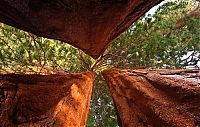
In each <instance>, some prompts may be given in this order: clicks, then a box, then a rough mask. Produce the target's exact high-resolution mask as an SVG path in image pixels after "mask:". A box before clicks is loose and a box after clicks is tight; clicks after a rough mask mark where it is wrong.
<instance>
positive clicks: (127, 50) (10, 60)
mask: <svg viewBox="0 0 200 127" xmlns="http://www.w3.org/2000/svg"><path fill="white" fill-rule="evenodd" d="M192 11H193V12H192ZM194 13H195V15H193V14H194ZM190 14H191V15H190ZM181 24H182V25H181ZM199 64H200V7H199V5H198V2H196V1H182V0H178V1H173V2H164V3H162V5H160V6H159V7H158V9H157V10H156V11H155V13H151V14H150V13H147V14H146V15H144V16H143V17H141V18H140V19H139V20H138V21H136V22H135V23H134V24H132V26H131V27H130V28H129V29H128V30H127V31H125V32H124V33H123V34H121V35H120V36H119V37H118V38H117V39H116V40H115V41H114V42H113V43H112V45H111V46H110V47H108V49H107V50H106V51H105V53H104V54H102V56H101V57H100V58H99V59H97V60H94V59H92V58H91V57H90V56H88V55H86V54H84V53H83V52H82V51H80V50H79V49H76V48H74V47H73V46H71V45H68V44H66V43H63V42H60V41H57V40H52V39H47V38H42V37H38V36H35V35H33V34H31V33H28V32H24V31H22V30H19V29H16V28H13V27H11V26H8V25H5V24H2V23H1V24H0V69H1V70H5V71H8V70H9V71H10V72H15V73H26V72H27V71H31V72H32V73H40V71H34V69H33V67H38V68H46V69H50V70H53V71H59V70H62V71H66V72H81V71H87V70H93V71H95V72H96V73H97V75H96V81H95V86H94V91H93V96H92V100H91V108H90V109H91V113H90V117H89V120H88V127H89V126H116V125H117V120H116V114H115V109H114V105H113V102H112V99H111V97H110V94H109V92H108V90H107V86H106V84H105V82H104V79H103V78H102V76H101V75H100V71H101V70H103V69H105V68H111V67H118V68H150V69H160V68H171V69H180V68H186V67H188V66H193V67H194V68H199Z"/></svg>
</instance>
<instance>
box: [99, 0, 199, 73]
mask: <svg viewBox="0 0 200 127" xmlns="http://www.w3.org/2000/svg"><path fill="white" fill-rule="evenodd" d="M191 5H192V3H191V2H180V1H176V2H169V3H166V4H164V5H162V6H161V7H159V8H158V10H157V11H156V13H155V14H154V15H146V16H145V17H143V18H141V19H140V20H138V21H137V22H135V23H134V24H133V25H132V26H131V27H130V28H129V30H127V31H126V32H124V33H123V34H122V35H121V36H120V37H119V38H118V39H117V40H116V41H115V42H114V44H113V45H111V46H110V48H109V50H108V53H107V54H106V56H105V58H104V62H103V63H104V64H105V63H107V64H109V65H110V66H115V67H120V68H132V67H147V68H148V67H151V68H173V69H178V68H184V67H186V66H187V65H188V64H192V65H194V66H195V65H197V62H198V61H199V59H200V40H199V37H200V18H199V17H198V18H197V17H196V18H194V17H191V16H187V19H188V22H187V24H186V25H185V26H184V27H182V28H180V29H175V30H174V29H172V27H173V26H174V25H176V24H177V23H179V19H180V18H181V17H184V16H185V15H186V12H187V11H188V10H189V9H188V8H191ZM188 53H191V55H190V56H188ZM185 56H188V58H186V59H184V57H185Z"/></svg>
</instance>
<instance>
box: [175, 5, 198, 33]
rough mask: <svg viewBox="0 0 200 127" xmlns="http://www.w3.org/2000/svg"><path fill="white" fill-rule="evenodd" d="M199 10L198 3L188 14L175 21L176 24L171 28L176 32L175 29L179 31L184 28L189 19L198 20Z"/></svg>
mask: <svg viewBox="0 0 200 127" xmlns="http://www.w3.org/2000/svg"><path fill="white" fill-rule="evenodd" d="M199 8H200V3H198V6H197V8H195V9H194V10H192V11H190V12H188V13H187V14H186V15H185V16H184V17H183V18H181V19H179V20H178V21H177V23H176V24H175V25H174V26H172V29H173V30H177V29H181V28H182V27H184V26H186V25H187V24H188V23H189V22H190V21H191V19H190V18H195V19H198V18H200V11H199Z"/></svg>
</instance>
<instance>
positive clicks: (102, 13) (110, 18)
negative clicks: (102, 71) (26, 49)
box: [0, 0, 162, 58]
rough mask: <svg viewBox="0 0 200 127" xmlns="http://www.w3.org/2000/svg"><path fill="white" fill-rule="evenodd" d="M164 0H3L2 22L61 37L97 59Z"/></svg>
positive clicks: (0, 9)
mask: <svg viewBox="0 0 200 127" xmlns="http://www.w3.org/2000/svg"><path fill="white" fill-rule="evenodd" d="M161 1H162V0H78V1H77V0H1V1H0V22H3V23H5V24H8V25H11V26H14V27H17V28H19V29H22V30H25V31H28V32H31V33H33V34H36V35H39V36H43V37H47V38H52V39H58V40H61V41H64V42H66V43H69V44H71V45H73V46H75V47H77V48H80V49H82V50H83V51H84V52H86V53H87V54H89V55H91V56H92V57H93V58H98V57H99V56H100V54H102V53H103V52H104V50H105V49H106V48H107V46H108V45H109V43H110V42H111V41H112V40H113V39H115V38H116V37H117V36H118V35H119V34H121V33H122V32H123V31H125V30H126V29H127V28H128V27H129V26H130V25H131V24H132V23H133V22H134V21H136V20H137V19H138V18H139V17H140V16H142V15H143V14H144V13H145V12H147V11H148V10H149V9H150V8H152V7H153V6H155V5H157V4H159V3H160V2H161Z"/></svg>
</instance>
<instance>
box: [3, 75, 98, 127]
mask: <svg viewBox="0 0 200 127" xmlns="http://www.w3.org/2000/svg"><path fill="white" fill-rule="evenodd" d="M93 80H94V75H93V73H92V72H86V73H79V74H64V75H55V74H54V75H15V74H7V75H0V83H1V90H2V89H3V90H4V92H3V95H4V94H7V96H6V99H5V100H4V101H3V103H2V104H1V107H2V110H0V111H1V116H0V126H1V127H13V126H19V127H30V126H31V127H47V126H48V127H72V126H73V127H84V126H85V125H86V120H87V116H88V112H89V103H90V97H91V93H92V87H93Z"/></svg>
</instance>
